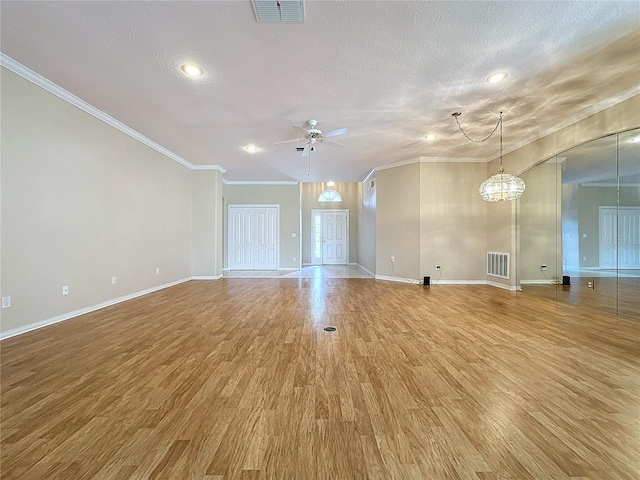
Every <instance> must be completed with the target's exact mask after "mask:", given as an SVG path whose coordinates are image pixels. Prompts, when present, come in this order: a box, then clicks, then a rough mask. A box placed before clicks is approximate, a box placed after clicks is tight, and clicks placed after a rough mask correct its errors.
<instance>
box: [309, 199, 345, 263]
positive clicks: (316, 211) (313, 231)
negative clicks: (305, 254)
mask: <svg viewBox="0 0 640 480" xmlns="http://www.w3.org/2000/svg"><path fill="white" fill-rule="evenodd" d="M322 212H342V213H344V214H345V215H346V217H347V228H346V230H345V232H346V235H347V239H346V257H347V260H346V263H345V265H349V243H350V240H351V237H350V233H349V223H350V221H349V209H348V208H312V209H311V225H310V228H311V235H310V238H311V245H310V247H311V250H310V254H311V265H324V263H323V258H322V256H321V257H320V258H319V259H318V257H316V256H315V255H314V245H313V244H314V243H315V237H316V225H317V224H316V222H315V221H314V219H315V218H316V215H320V225H319V228H320V238H322ZM323 250H324V249H323V248H321V249H320V251H321V252H323ZM323 254H324V252H323V253H322V255H323Z"/></svg>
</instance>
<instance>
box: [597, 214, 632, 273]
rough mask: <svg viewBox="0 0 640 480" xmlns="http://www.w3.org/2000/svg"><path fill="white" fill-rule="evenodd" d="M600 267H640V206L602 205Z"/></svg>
mask: <svg viewBox="0 0 640 480" xmlns="http://www.w3.org/2000/svg"><path fill="white" fill-rule="evenodd" d="M600 268H619V269H638V268H640V208H638V207H619V208H616V207H600Z"/></svg>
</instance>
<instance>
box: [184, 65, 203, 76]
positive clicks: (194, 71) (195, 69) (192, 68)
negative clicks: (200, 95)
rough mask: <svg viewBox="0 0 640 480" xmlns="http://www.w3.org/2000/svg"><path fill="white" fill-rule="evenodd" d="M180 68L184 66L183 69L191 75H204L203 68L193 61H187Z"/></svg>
mask: <svg viewBox="0 0 640 480" xmlns="http://www.w3.org/2000/svg"><path fill="white" fill-rule="evenodd" d="M180 68H182V71H183V72H184V73H186V74H187V75H189V76H190V77H199V76H201V75H202V69H201V68H200V67H199V66H197V65H194V64H193V63H186V64H184V65H182V67H180Z"/></svg>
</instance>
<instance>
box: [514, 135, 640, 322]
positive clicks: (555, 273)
mask: <svg viewBox="0 0 640 480" xmlns="http://www.w3.org/2000/svg"><path fill="white" fill-rule="evenodd" d="M521 177H522V179H523V180H524V181H525V184H526V186H527V189H526V191H525V193H524V194H523V196H522V198H521V199H520V200H519V201H518V203H517V206H516V208H517V216H518V222H517V245H518V250H517V258H518V265H517V281H518V285H519V286H520V288H521V289H522V291H523V292H525V293H528V294H532V295H538V296H543V297H547V298H555V299H557V300H559V301H562V302H567V303H571V304H576V305H582V306H585V307H588V308H594V309H598V310H602V311H605V312H608V313H613V314H618V315H621V316H624V317H627V318H634V319H638V320H640V298H639V297H640V296H639V295H638V292H640V130H633V131H629V132H624V133H620V134H617V135H611V136H607V137H603V138H600V139H597V140H594V141H591V142H588V143H585V144H583V145H579V146H577V147H574V148H572V149H570V150H567V151H565V152H563V153H561V154H559V155H557V156H555V157H553V158H552V159H550V160H548V161H546V162H543V163H541V164H539V165H537V166H535V167H533V168H532V169H530V170H529V171H527V172H525V173H524V174H523V175H522V176H521ZM544 266H546V268H545V267H544Z"/></svg>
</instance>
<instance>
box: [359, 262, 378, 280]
mask: <svg viewBox="0 0 640 480" xmlns="http://www.w3.org/2000/svg"><path fill="white" fill-rule="evenodd" d="M357 265H358V268H360V269H361V270H363V271H364V272H366V273H368V274H369V275H371V276H372V277H373V278H375V277H376V274H375V273H373V272H372V271H371V270H368V269H366V268H364V267H363V266H362V265H360V264H359V263H358V264H357Z"/></svg>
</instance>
